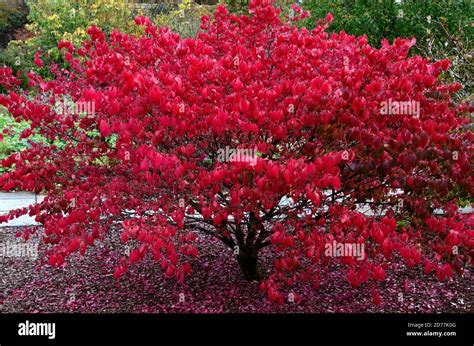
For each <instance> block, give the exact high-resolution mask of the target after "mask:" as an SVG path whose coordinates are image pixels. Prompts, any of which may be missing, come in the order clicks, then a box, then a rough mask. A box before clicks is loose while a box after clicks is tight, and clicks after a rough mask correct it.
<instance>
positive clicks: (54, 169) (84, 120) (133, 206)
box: [0, 0, 473, 303]
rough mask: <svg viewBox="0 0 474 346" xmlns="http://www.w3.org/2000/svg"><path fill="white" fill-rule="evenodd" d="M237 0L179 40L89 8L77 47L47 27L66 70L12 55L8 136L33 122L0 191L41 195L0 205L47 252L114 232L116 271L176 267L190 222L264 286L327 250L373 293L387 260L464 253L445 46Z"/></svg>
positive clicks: (427, 262)
mask: <svg viewBox="0 0 474 346" xmlns="http://www.w3.org/2000/svg"><path fill="white" fill-rule="evenodd" d="M250 9H251V14H250V16H241V17H237V16H235V15H232V14H228V13H227V11H226V9H225V8H224V7H219V8H218V10H217V12H216V13H215V16H214V18H212V19H211V18H209V17H208V18H204V19H203V22H202V30H203V31H202V32H201V33H200V34H199V35H198V36H197V38H196V39H190V38H188V39H181V38H180V37H179V36H178V35H177V34H173V33H171V32H169V31H167V30H166V29H162V28H156V27H154V26H153V25H151V24H150V22H149V21H148V19H146V18H137V20H136V22H137V24H138V25H142V26H144V27H145V33H144V35H143V36H142V37H134V36H127V35H126V34H123V33H119V32H114V33H112V35H111V36H110V38H107V37H106V36H105V35H104V34H103V33H102V31H101V30H100V29H99V28H97V27H91V28H90V29H89V30H88V33H89V34H90V36H91V40H90V41H89V42H87V43H85V44H84V46H83V47H78V48H76V47H73V46H72V45H71V44H70V43H68V42H61V43H60V48H62V49H64V50H65V58H66V60H67V61H68V62H69V63H70V66H71V68H70V70H60V69H58V68H57V67H56V66H52V67H51V70H52V72H53V73H54V75H55V76H56V77H55V79H53V80H51V81H43V80H42V79H41V78H40V76H38V75H34V74H32V73H30V76H29V77H30V87H31V89H30V90H29V91H24V90H19V89H18V85H19V81H18V79H17V78H16V77H14V76H12V73H11V70H10V69H8V68H4V69H1V70H0V81H1V83H2V84H3V85H4V86H5V87H6V88H7V89H8V90H9V92H8V93H7V94H5V95H1V96H0V104H2V105H4V106H6V107H8V110H9V111H10V112H11V114H13V116H14V117H15V118H16V119H18V120H20V119H21V120H28V121H30V122H31V129H28V130H26V131H25V133H24V136H23V137H25V138H27V137H28V136H29V135H30V134H32V133H34V132H39V133H40V134H41V135H42V136H44V137H45V138H47V141H45V142H44V143H32V145H31V148H29V149H27V150H25V151H23V152H21V153H20V154H18V155H13V156H11V157H9V158H7V159H5V160H4V161H3V162H2V165H3V166H4V167H14V169H13V170H12V171H10V172H8V173H4V174H3V175H2V176H1V177H0V188H1V189H3V190H6V191H11V190H14V189H21V190H28V191H35V192H40V191H46V193H47V198H46V199H45V200H44V201H43V202H42V203H40V204H38V205H35V206H32V207H30V208H29V210H27V209H24V210H18V211H15V212H12V213H11V214H10V215H9V216H6V217H3V218H2V220H1V221H3V222H5V221H6V220H7V219H10V218H13V217H16V216H19V215H21V214H26V213H28V212H29V214H30V215H34V216H36V220H37V221H39V222H40V223H41V224H43V225H44V238H43V239H44V242H46V243H48V244H50V245H51V249H50V254H49V262H50V264H52V265H61V264H63V262H64V260H65V258H66V257H67V256H68V255H69V254H71V253H73V252H76V251H79V252H80V253H81V254H85V253H86V249H87V248H88V247H89V246H93V245H94V244H95V243H97V242H99V241H100V240H101V239H103V237H104V234H105V233H107V232H114V233H115V234H117V236H120V239H121V241H122V242H124V243H128V244H130V245H131V246H132V247H133V250H132V251H131V253H130V256H129V257H128V258H127V257H124V258H122V261H121V263H118V264H117V269H116V272H115V277H116V278H118V277H119V276H120V275H121V274H122V273H123V272H125V271H126V269H127V267H128V266H129V265H130V264H133V263H135V262H137V261H140V260H141V259H142V258H143V257H144V256H153V257H154V259H155V260H156V261H157V262H158V265H160V266H161V268H162V269H163V272H164V275H166V276H167V277H170V278H172V277H174V278H176V279H177V280H178V281H179V282H181V281H183V280H184V279H185V277H186V276H187V275H189V274H190V272H191V268H192V260H193V258H194V257H196V256H198V255H199V254H198V250H197V248H196V246H195V244H194V240H195V239H196V237H197V236H199V234H206V235H208V236H212V237H215V238H218V239H220V240H221V241H222V242H223V243H225V244H226V245H227V246H229V247H230V248H231V249H233V250H234V253H235V254H236V259H237V262H238V264H239V265H240V267H241V269H242V272H243V275H245V277H246V278H248V279H249V280H253V279H261V280H262V283H261V289H262V291H266V292H268V295H269V298H270V299H271V300H272V301H276V302H283V301H284V296H283V292H285V291H286V292H288V290H291V286H292V285H293V284H294V283H295V282H296V281H302V280H303V281H307V282H308V283H309V284H312V285H314V286H315V287H318V286H319V279H318V278H319V277H320V276H321V275H323V274H322V270H323V269H324V268H325V267H327V266H328V265H329V264H331V263H334V262H340V263H342V264H343V265H345V267H346V268H347V279H348V281H349V284H350V285H352V287H358V286H360V285H365V286H366V287H368V288H369V289H371V290H372V292H373V300H374V302H376V303H377V302H379V301H380V295H379V293H378V291H377V288H376V287H377V284H378V283H379V282H382V281H384V280H385V279H386V277H387V276H388V275H390V268H391V266H392V265H393V264H394V263H400V261H404V263H405V264H406V265H407V267H409V268H410V267H414V266H423V267H424V269H425V271H426V272H427V273H430V272H434V273H435V274H436V275H437V276H438V278H439V280H444V279H446V278H448V277H450V276H451V275H453V273H455V272H457V273H461V272H462V270H463V267H465V265H467V264H468V263H469V262H470V261H471V258H472V257H471V256H472V245H473V237H472V236H473V231H472V221H473V219H472V216H471V215H467V216H466V215H464V216H462V215H461V214H460V213H459V211H458V207H457V202H458V201H459V200H460V199H465V198H466V197H469V196H470V195H471V193H472V190H473V180H472V168H471V165H470V160H471V159H472V145H471V141H472V134H471V132H468V131H466V130H465V126H464V124H466V123H467V122H469V118H468V117H467V116H466V115H467V114H468V112H469V107H468V106H467V105H456V104H454V103H453V102H452V100H451V98H450V93H452V92H455V91H456V90H458V89H459V88H460V86H459V85H443V84H440V83H439V82H438V81H437V76H438V75H439V73H440V71H441V70H443V69H447V68H448V67H449V62H448V61H440V62H434V63H431V62H429V61H427V60H426V59H422V58H421V57H418V56H415V57H412V58H407V52H408V50H409V48H410V47H411V46H412V45H413V44H414V42H412V41H408V40H402V39H397V40H396V41H395V42H394V43H393V44H392V45H390V44H388V43H387V42H385V43H384V44H383V45H382V48H381V49H374V48H372V47H371V46H369V45H368V44H367V39H366V38H365V37H357V38H356V37H353V36H349V35H347V34H345V33H344V32H341V33H340V34H338V35H336V34H331V35H328V34H327V33H326V32H325V31H324V29H325V28H326V26H327V25H328V23H329V22H330V21H331V20H332V17H331V16H330V15H328V17H327V18H326V19H325V20H321V21H320V24H319V26H318V27H317V28H316V29H314V30H313V31H308V30H306V29H304V28H303V29H300V30H298V29H297V28H295V27H294V26H293V23H292V21H294V20H298V19H299V18H298V16H299V17H303V16H305V15H306V14H305V13H302V12H301V10H299V9H298V8H296V12H297V14H298V16H296V17H295V18H293V19H292V20H288V21H283V20H280V19H279V16H278V14H279V11H278V10H277V9H275V8H274V7H272V4H271V3H269V2H268V1H261V0H260V1H254V2H252V4H251V5H250ZM37 60H38V61H37V64H38V65H41V61H40V58H39V56H38V57H37ZM65 99H67V100H69V102H73V103H74V104H75V105H76V107H74V108H73V110H72V111H71V110H70V109H69V110H68V109H65V107H64V104H65V103H66V102H65V101H64V100H65ZM58 100H63V102H60V103H58ZM58 104H59V107H58ZM77 105H82V107H78V106H77ZM471 111H472V109H471ZM57 139H60V140H61V141H62V142H63V143H65V145H62V146H59V145H55V143H56V142H55V140H57ZM26 236H27V234H25V237H26ZM265 247H271V248H272V250H273V254H274V257H275V258H274V268H273V271H272V273H271V275H270V276H267V277H265V276H264V275H262V273H261V272H260V271H259V269H258V266H257V262H258V256H259V253H260V252H261V250H262V249H263V248H265ZM348 287H349V286H348ZM292 297H293V298H294V299H295V301H296V300H298V299H300V297H299V296H298V295H296V294H295V295H293V296H292Z"/></svg>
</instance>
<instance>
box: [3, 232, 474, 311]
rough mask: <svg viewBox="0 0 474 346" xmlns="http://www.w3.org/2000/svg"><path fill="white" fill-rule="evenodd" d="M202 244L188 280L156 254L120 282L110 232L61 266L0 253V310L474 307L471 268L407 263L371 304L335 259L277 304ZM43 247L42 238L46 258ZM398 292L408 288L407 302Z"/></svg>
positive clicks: (226, 253) (213, 245)
mask: <svg viewBox="0 0 474 346" xmlns="http://www.w3.org/2000/svg"><path fill="white" fill-rule="evenodd" d="M18 230H19V229H18V228H3V229H0V242H3V243H5V242H8V241H16V242H18V241H19V239H18V238H15V233H16V232H17V231H18ZM30 241H35V239H34V238H32V239H30ZM199 245H200V255H199V256H198V258H197V259H196V261H195V262H194V263H193V269H192V270H193V275H192V277H191V278H188V279H187V280H186V282H185V284H183V285H178V284H176V282H175V281H173V280H167V279H165V278H164V275H163V274H162V272H161V269H160V268H159V265H158V264H157V263H156V262H154V261H153V260H152V259H151V258H146V259H145V260H144V261H141V262H140V263H138V264H136V265H134V266H133V267H131V268H130V269H129V271H128V272H127V274H125V275H124V276H123V277H122V278H121V279H120V280H119V281H118V282H116V281H115V280H114V278H113V276H112V273H113V268H114V266H115V264H116V263H117V262H118V258H119V257H120V256H121V255H122V253H123V251H124V249H123V246H122V245H120V244H119V242H117V241H116V240H112V239H108V240H107V241H106V242H105V244H101V245H98V246H96V247H95V248H94V249H93V250H92V251H90V252H89V253H88V255H87V256H85V257H81V256H80V255H77V256H74V258H72V257H71V258H70V259H69V261H67V265H65V266H64V267H62V268H52V267H50V266H49V265H43V266H42V265H39V264H38V262H39V261H36V262H35V261H31V260H27V259H24V258H0V313H43V312H48V313H50V312H84V313H86V312H88V313H89V312H90V313H111V312H131V313H161V312H166V313H172V312H174V313H176V312H177V313H181V312H197V313H202V312H210V313H224V312H225V313H227V312H264V313H265V312H312V313H324V312H457V313H460V312H473V294H472V279H473V277H472V273H470V272H466V273H465V275H464V277H462V278H461V277H456V278H455V279H453V280H451V281H449V282H445V283H443V284H442V283H439V282H437V281H436V279H435V278H434V277H432V276H426V275H424V274H423V273H421V272H420V270H419V269H413V270H406V269H405V268H400V269H399V270H397V271H396V272H390V273H387V274H389V275H387V277H388V278H387V280H386V282H384V285H383V287H382V289H381V291H380V293H381V297H382V303H381V304H380V305H379V306H374V305H373V304H372V303H371V295H370V290H369V289H367V288H359V289H352V288H350V286H349V284H348V282H347V280H346V279H345V277H344V274H343V272H342V270H341V269H340V268H339V267H337V266H334V267H332V268H330V270H328V273H327V275H326V276H325V277H323V278H321V287H320V288H319V289H318V290H316V291H314V290H312V289H309V288H306V287H299V288H298V289H297V290H295V291H296V292H298V293H303V295H302V296H303V300H302V302H300V303H298V304H296V303H290V302H287V303H285V304H284V305H281V306H279V305H275V304H272V303H270V302H268V300H267V298H266V297H265V296H264V295H262V294H261V293H260V291H259V285H258V283H256V282H247V281H245V280H243V279H242V278H241V275H240V272H239V269H238V267H237V264H236V261H235V258H234V256H233V253H232V251H230V250H229V249H226V248H225V247H223V246H221V245H220V244H219V243H217V242H215V241H213V240H212V239H207V238H203V239H200V244H199ZM44 250H45V249H44V246H42V245H40V246H39V256H40V257H41V255H42V254H44ZM269 263H271V258H270V256H269V254H263V258H262V266H263V267H264V268H265V267H268V266H269ZM405 283H407V284H408V291H406V288H405ZM399 293H403V294H404V299H403V302H400V301H399Z"/></svg>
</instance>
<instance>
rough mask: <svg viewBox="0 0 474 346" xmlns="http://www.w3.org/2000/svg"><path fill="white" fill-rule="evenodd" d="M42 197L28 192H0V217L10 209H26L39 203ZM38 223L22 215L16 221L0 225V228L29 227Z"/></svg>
mask: <svg viewBox="0 0 474 346" xmlns="http://www.w3.org/2000/svg"><path fill="white" fill-rule="evenodd" d="M43 198H44V197H43V196H39V195H35V194H34V193H30V192H0V215H4V214H6V213H8V212H9V211H10V210H12V209H18V208H23V207H27V206H29V205H32V204H35V203H37V202H40V201H41V200H42V199H43ZM37 224H38V223H37V222H36V221H35V220H34V218H32V217H30V216H28V215H23V216H21V217H19V218H17V219H13V220H10V221H9V222H8V223H2V224H0V228H1V227H10V226H31V225H37Z"/></svg>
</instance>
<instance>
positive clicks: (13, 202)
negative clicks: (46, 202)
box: [0, 192, 473, 228]
mask: <svg viewBox="0 0 474 346" xmlns="http://www.w3.org/2000/svg"><path fill="white" fill-rule="evenodd" d="M43 198H44V195H35V194H34V193H30V192H0V215H3V214H6V213H8V212H9V211H10V210H12V209H18V208H23V207H27V206H29V205H32V204H35V203H38V202H41V201H42V200H43ZM280 203H281V204H283V205H284V204H287V203H288V199H286V200H282V202H280ZM367 209H368V207H367ZM361 211H362V210H361ZM472 211H473V208H472V207H471V206H468V207H465V208H461V212H462V213H472ZM37 224H38V223H37V222H36V221H35V220H34V218H32V217H30V216H28V215H23V216H21V217H19V218H17V219H13V220H11V221H9V222H8V223H2V224H0V228H1V227H11V226H32V225H37Z"/></svg>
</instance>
